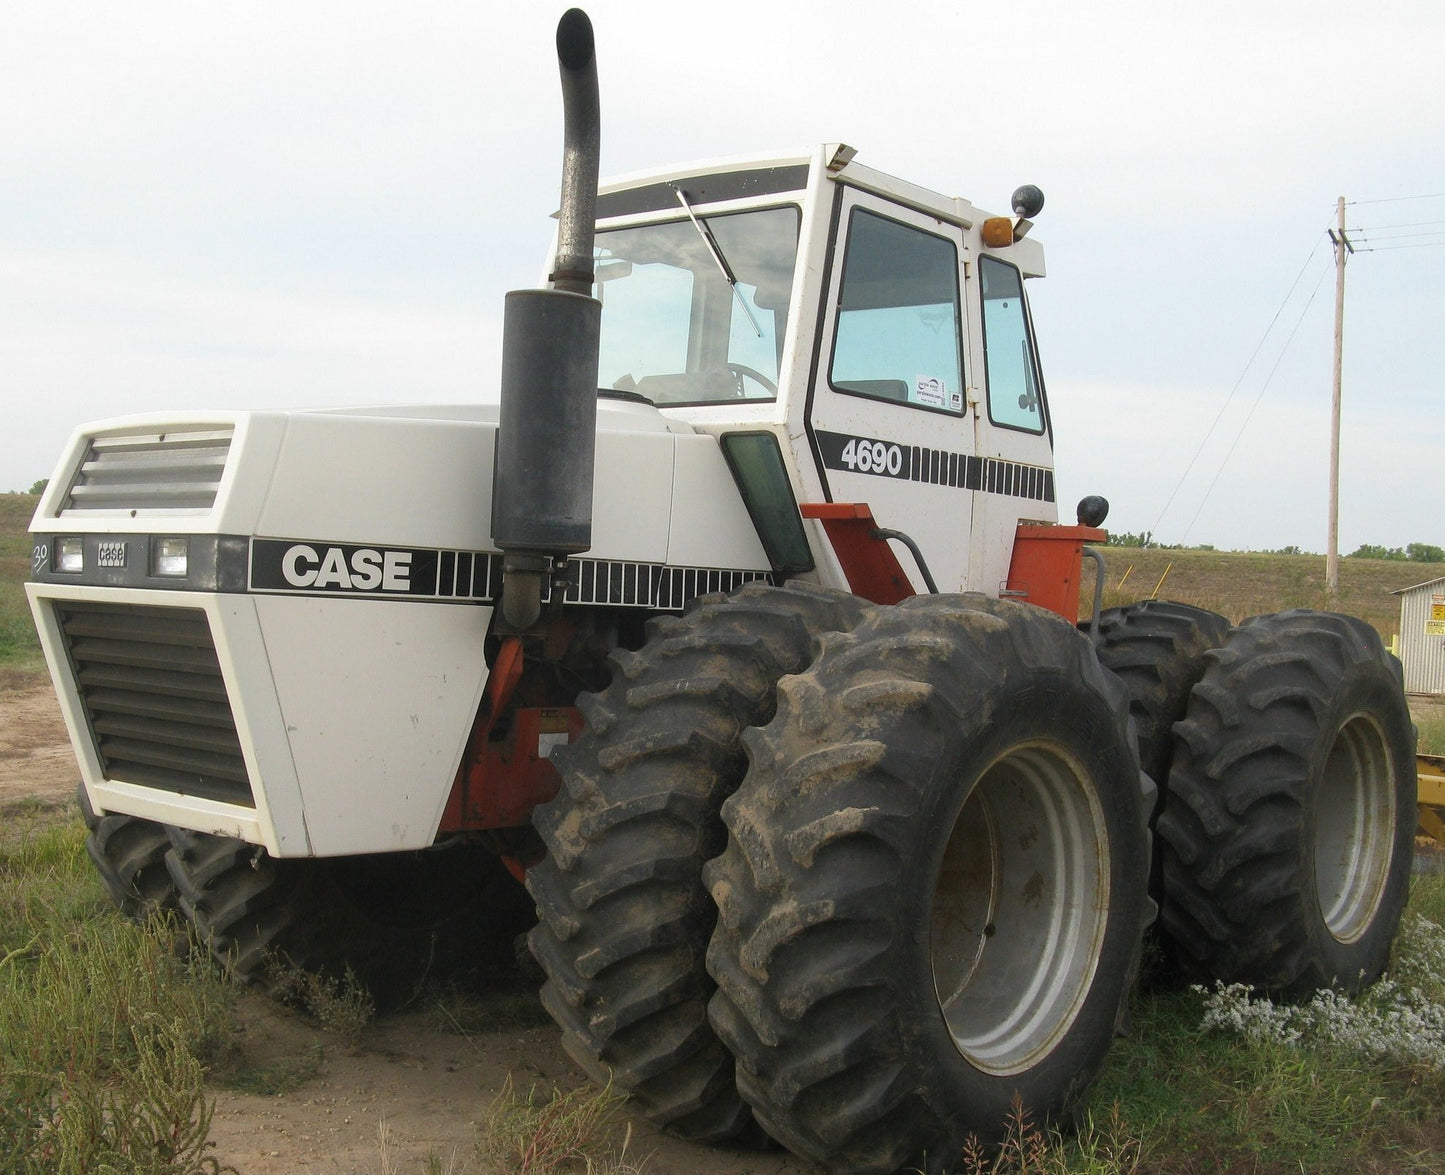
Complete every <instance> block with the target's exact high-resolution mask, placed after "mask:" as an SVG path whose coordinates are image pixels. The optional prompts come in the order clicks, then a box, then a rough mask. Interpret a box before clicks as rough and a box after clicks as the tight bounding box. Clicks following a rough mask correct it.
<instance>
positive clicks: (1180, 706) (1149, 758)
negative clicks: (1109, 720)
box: [1094, 600, 1230, 800]
mask: <svg viewBox="0 0 1445 1175" xmlns="http://www.w3.org/2000/svg"><path fill="white" fill-rule="evenodd" d="M1229 627H1230V626H1229V621H1228V620H1226V619H1225V618H1224V617H1223V616H1221V615H1219V613H1217V612H1210V611H1207V610H1206V609H1204V608H1196V607H1194V606H1193V605H1192V604H1175V603H1172V602H1171V601H1168V600H1143V601H1140V602H1139V603H1136V604H1127V605H1125V606H1124V607H1122V608H1107V609H1105V610H1104V611H1103V612H1102V613H1100V614H1099V625H1098V633H1097V635H1096V636H1095V638H1094V649H1095V651H1096V652H1097V653H1098V654H1099V661H1100V663H1102V664H1103V666H1104V668H1105V669H1108V670H1109V671H1110V672H1112V673H1113V674H1114V675H1115V676H1116V677H1117V678H1118V679H1119V680H1120V681H1122V682H1123V683H1124V688H1125V690H1127V691H1128V694H1129V712H1130V714H1132V715H1133V717H1134V728H1135V730H1136V731H1137V733H1138V736H1139V765H1140V766H1141V767H1142V768H1143V769H1144V770H1145V771H1146V772H1147V773H1148V774H1149V776H1150V778H1152V779H1153V780H1154V782H1155V783H1157V784H1159V786H1160V788H1161V789H1162V788H1163V786H1164V783H1165V780H1166V779H1167V778H1168V775H1169V761H1170V758H1171V757H1172V755H1173V752H1174V734H1173V727H1174V724H1175V723H1176V722H1178V721H1179V720H1180V719H1181V718H1183V717H1184V710H1185V707H1187V706H1188V705H1189V691H1190V690H1191V689H1193V688H1194V684H1195V682H1197V681H1198V680H1199V679H1200V678H1201V677H1203V676H1204V670H1205V668H1206V667H1207V665H1208V662H1207V661H1206V660H1205V657H1204V654H1205V653H1207V652H1208V651H1209V650H1210V649H1217V648H1218V647H1219V646H1220V645H1222V644H1223V643H1224V638H1225V637H1226V636H1227V635H1228V634H1229ZM1160 799H1161V800H1162V799H1163V797H1162V795H1161V796H1160Z"/></svg>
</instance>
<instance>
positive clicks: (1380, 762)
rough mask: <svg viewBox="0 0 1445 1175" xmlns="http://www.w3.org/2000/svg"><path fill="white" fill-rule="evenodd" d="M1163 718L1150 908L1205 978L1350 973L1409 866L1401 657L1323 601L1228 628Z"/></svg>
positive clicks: (1305, 984) (1386, 915)
mask: <svg viewBox="0 0 1445 1175" xmlns="http://www.w3.org/2000/svg"><path fill="white" fill-rule="evenodd" d="M1209 656H1210V660H1211V662H1212V664H1211V665H1210V667H1209V669H1208V671H1207V672H1206V673H1205V674H1204V677H1203V679H1202V680H1201V681H1200V682H1199V684H1198V685H1197V686H1195V688H1194V692H1193V694H1192V695H1191V697H1190V701H1189V709H1188V714H1187V716H1186V717H1185V719H1184V721H1183V722H1181V723H1180V724H1179V725H1178V726H1176V727H1175V737H1176V746H1175V752H1174V763H1173V767H1172V769H1171V771H1170V776H1169V789H1168V790H1169V796H1168V801H1167V803H1166V806H1165V809H1164V812H1163V814H1162V815H1161V816H1160V818H1159V824H1158V832H1159V838H1160V842H1161V846H1162V850H1163V857H1164V895H1165V900H1164V905H1163V909H1162V911H1161V916H1160V921H1161V924H1162V925H1163V926H1164V928H1165V930H1166V931H1167V933H1168V935H1169V937H1170V939H1171V940H1172V941H1173V943H1174V944H1175V946H1176V948H1177V950H1178V952H1179V954H1180V957H1181V962H1182V963H1183V964H1184V965H1185V966H1186V968H1188V969H1190V970H1191V971H1193V972H1194V973H1196V974H1198V975H1199V976H1201V977H1203V978H1213V979H1219V980H1223V981H1225V982H1227V983H1235V982H1239V983H1248V984H1251V985H1253V986H1256V987H1260V988H1263V989H1266V990H1268V991H1271V992H1277V993H1280V994H1285V995H1302V994H1306V993H1309V992H1312V991H1315V990H1317V989H1320V988H1325V987H1331V986H1339V987H1342V988H1345V989H1356V988H1358V987H1360V986H1363V985H1364V984H1366V983H1369V982H1370V981H1371V980H1373V979H1375V978H1376V977H1377V976H1378V975H1379V974H1380V971H1381V970H1382V969H1383V968H1384V966H1385V963H1386V960H1387V959H1388V956H1389V950H1390V942H1391V940H1392V939H1393V937H1394V934H1395V929H1396V927H1397V925H1398V923H1399V919H1400V912H1401V910H1402V908H1403V906H1404V902H1405V897H1406V891H1407V888H1408V882H1409V873H1410V861H1411V857H1412V851H1413V835H1414V830H1415V790H1416V779H1415V733H1414V727H1413V726H1412V725H1411V722H1410V714H1409V710H1408V709H1407V707H1406V704H1405V695H1404V691H1403V687H1402V678H1401V672H1400V665H1399V662H1398V661H1396V660H1395V659H1394V658H1393V657H1391V656H1389V654H1387V653H1386V652H1385V649H1384V647H1383V646H1382V644H1381V642H1380V638H1379V636H1378V635H1377V634H1376V633H1375V631H1374V630H1373V629H1372V628H1370V627H1369V626H1368V625H1367V624H1365V623H1364V622H1363V621H1360V620H1356V619H1354V618H1353V617H1347V616H1338V615H1333V614H1330V613H1321V612H1306V611H1295V612H1282V613H1279V614H1277V615H1271V616H1259V617H1256V618H1255V619H1253V620H1250V621H1247V622H1246V623H1245V624H1243V625H1241V626H1240V627H1238V628H1236V629H1235V630H1234V631H1233V632H1232V633H1231V634H1230V636H1229V639H1228V641H1227V642H1226V643H1225V646H1224V647H1223V648H1222V649H1220V650H1218V651H1217V652H1214V653H1211V654H1210V655H1209Z"/></svg>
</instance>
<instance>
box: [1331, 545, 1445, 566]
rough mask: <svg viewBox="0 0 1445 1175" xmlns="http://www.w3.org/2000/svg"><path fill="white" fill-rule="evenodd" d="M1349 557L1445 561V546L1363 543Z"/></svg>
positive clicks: (1398, 560)
mask: <svg viewBox="0 0 1445 1175" xmlns="http://www.w3.org/2000/svg"><path fill="white" fill-rule="evenodd" d="M1345 558H1347V559H1393V560H1395V561H1396V562H1399V563H1445V547H1437V546H1435V545H1434V544H1433V543H1409V544H1407V545H1406V546H1405V547H1403V548H1402V547H1379V546H1376V545H1375V544H1374V543H1361V544H1360V545H1359V547H1357V548H1356V549H1355V550H1353V551H1351V552H1350V553H1349V554H1348V555H1346V556H1345Z"/></svg>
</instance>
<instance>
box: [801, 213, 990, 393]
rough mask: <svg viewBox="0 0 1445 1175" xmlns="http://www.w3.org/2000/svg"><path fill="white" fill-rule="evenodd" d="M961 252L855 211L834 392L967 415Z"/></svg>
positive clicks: (832, 371)
mask: <svg viewBox="0 0 1445 1175" xmlns="http://www.w3.org/2000/svg"><path fill="white" fill-rule="evenodd" d="M960 320H961V315H960V313H959V295H958V250H957V249H956V248H955V247H954V244H953V242H952V241H950V240H949V239H948V238H947V237H940V236H935V235H934V234H933V233H927V232H923V231H922V230H921V229H916V228H913V227H911V226H909V225H906V224H900V223H899V222H898V221H895V220H889V219H887V218H886V217H883V216H879V215H877V214H876V213H873V212H867V211H865V210H864V209H861V208H855V209H854V210H853V212H852V215H851V217H850V218H849V222H848V244H847V251H846V253H845V255H844V261H843V277H842V281H841V282H840V283H839V291H838V314H837V326H836V328H835V331H834V337H833V355H832V361H831V364H830V367H829V371H828V381H829V383H830V384H831V385H832V386H833V388H834V389H835V390H836V391H840V392H846V393H848V394H850V395H855V396H868V397H870V398H872V399H879V400H893V401H896V402H898V403H900V404H908V405H911V406H912V407H915V408H926V409H932V410H934V411H938V412H948V413H952V414H954V415H959V414H961V413H962V412H963V362H962V359H961V354H962V349H961V347H960V338H959V323H960Z"/></svg>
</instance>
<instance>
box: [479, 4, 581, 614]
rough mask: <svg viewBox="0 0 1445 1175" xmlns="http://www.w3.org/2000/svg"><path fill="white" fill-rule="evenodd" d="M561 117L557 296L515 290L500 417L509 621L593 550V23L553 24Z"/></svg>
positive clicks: (571, 14) (577, 19) (498, 482)
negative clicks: (574, 559)
mask: <svg viewBox="0 0 1445 1175" xmlns="http://www.w3.org/2000/svg"><path fill="white" fill-rule="evenodd" d="M557 61H558V65H559V66H560V68H561V73H562V106H563V112H564V117H565V131H564V147H563V164H562V200H561V214H560V217H559V222H558V230H557V256H556V261H555V267H554V269H553V272H552V275H551V282H552V285H551V288H550V289H542V290H513V291H512V292H511V293H509V294H508V295H507V298H506V313H505V315H504V318H503V325H502V385H501V417H500V422H499V425H498V429H497V459H496V467H495V480H494V483H493V487H492V540H493V541H494V542H495V543H496V544H497V546H498V547H499V548H500V549H501V551H502V552H503V555H502V601H501V609H502V619H503V620H504V621H505V623H506V624H507V625H508V626H509V627H511V628H513V629H525V628H530V627H531V626H532V625H534V624H535V623H536V622H537V620H538V618H539V617H540V616H541V614H542V586H543V582H544V581H545V580H546V579H547V578H548V577H549V576H551V575H552V574H553V572H554V570H555V568H556V566H557V564H558V563H559V562H562V561H565V560H566V558H567V557H568V556H569V555H575V554H577V553H578V552H581V551H585V550H587V549H588V548H589V547H590V546H591V545H592V480H593V463H594V458H595V455H596V448H597V349H598V338H599V334H600V328H601V324H602V304H601V303H600V302H598V301H597V300H596V299H595V298H593V297H592V296H591V292H592V279H593V261H592V242H593V235H594V225H595V221H596V213H597V167H598V158H599V155H600V149H601V137H602V131H601V117H600V113H599V103H598V94H597V60H596V53H595V46H594V41H593V36H592V22H591V21H590V20H588V18H587V14H586V13H585V12H582V11H581V10H580V9H577V8H572V9H569V10H568V11H567V12H565V13H564V14H563V16H562V19H561V21H560V22H559V23H558V25H557Z"/></svg>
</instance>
